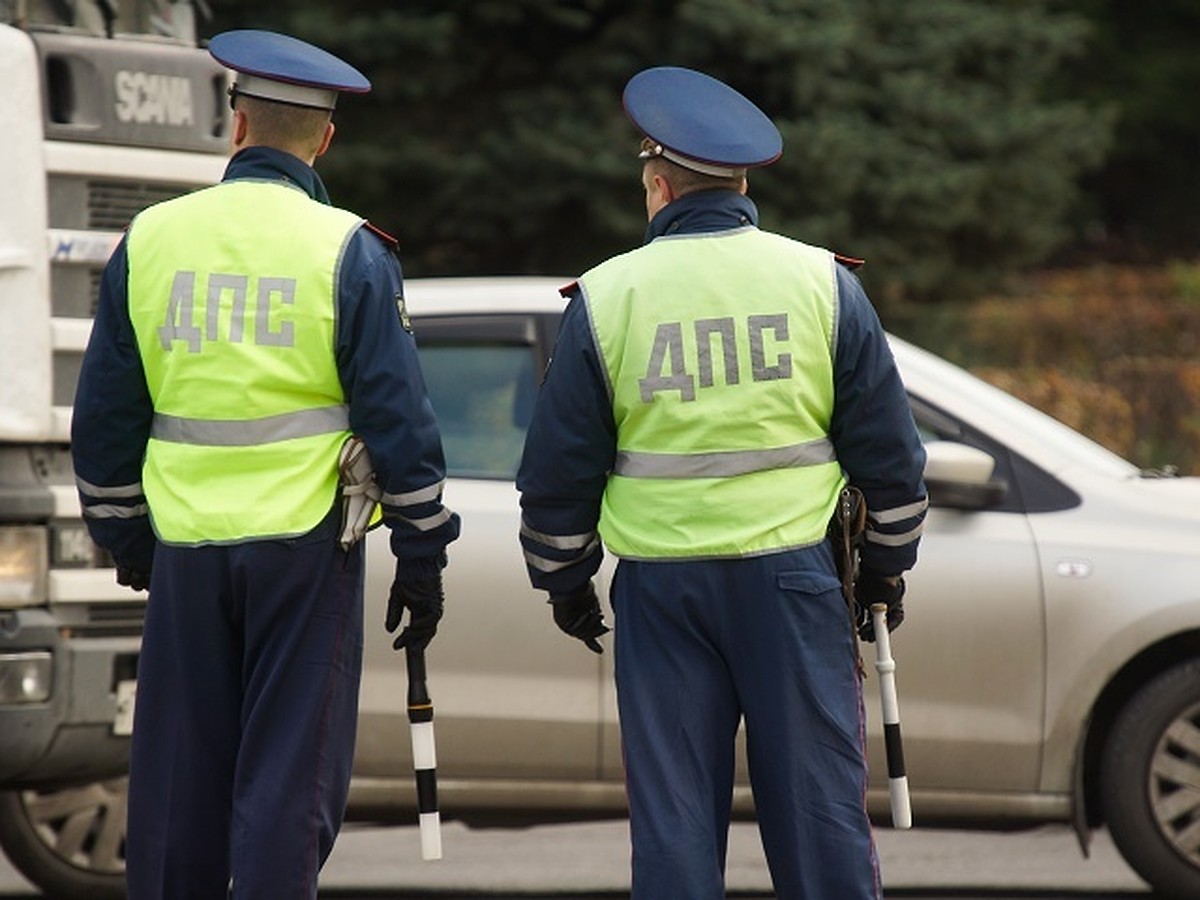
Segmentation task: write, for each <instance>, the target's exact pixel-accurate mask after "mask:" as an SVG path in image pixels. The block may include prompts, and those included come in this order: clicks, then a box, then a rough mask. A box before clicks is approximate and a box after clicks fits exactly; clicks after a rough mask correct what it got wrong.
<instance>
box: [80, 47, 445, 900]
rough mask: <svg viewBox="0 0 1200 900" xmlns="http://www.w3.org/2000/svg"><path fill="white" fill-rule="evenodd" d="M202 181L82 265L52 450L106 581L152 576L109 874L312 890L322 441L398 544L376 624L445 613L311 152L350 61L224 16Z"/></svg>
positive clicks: (317, 832) (320, 736)
mask: <svg viewBox="0 0 1200 900" xmlns="http://www.w3.org/2000/svg"><path fill="white" fill-rule="evenodd" d="M210 51H211V53H212V55H213V56H214V57H215V58H216V59H217V60H218V61H220V62H221V63H223V64H224V65H226V66H227V67H229V68H230V69H233V70H235V71H236V72H237V78H236V83H235V85H234V86H233V88H232V89H231V92H230V97H231V99H230V102H231V105H232V107H233V126H232V149H233V156H232V158H231V160H230V162H229V165H228V167H227V169H226V171H225V177H224V179H223V180H222V182H221V183H220V184H218V185H215V186H213V187H210V188H207V189H204V190H200V191H197V192H195V193H193V194H190V195H187V196H184V197H181V198H179V199H176V200H172V201H168V202H165V203H162V204H159V205H157V206H153V207H151V208H149V209H147V210H145V211H144V212H143V213H141V214H140V215H138V216H137V218H136V219H135V220H134V221H133V223H132V225H131V226H130V228H129V231H128V233H127V235H126V236H125V238H124V240H122V242H121V243H120V245H119V246H118V247H117V249H116V251H115V252H114V253H113V255H112V258H111V259H110V261H109V263H108V265H107V267H106V269H105V272H104V276H103V280H102V283H101V291H100V301H99V307H98V310H97V314H96V319H95V325H94V328H93V332H92V338H91V341H90V343H89V345H88V349H87V352H86V355H85V357H84V363H83V369H82V372H81V375H80V380H79V388H78V392H77V398H76V405H75V417H74V422H73V430H72V452H73V455H74V461H75V470H76V475H77V480H78V485H79V492H80V499H81V502H82V504H83V510H84V516H85V520H86V521H87V523H88V526H89V528H90V530H91V533H92V535H93V537H94V539H95V540H96V541H97V543H99V544H100V545H101V546H103V547H105V548H107V549H108V550H109V551H110V552H111V553H112V556H113V558H114V560H115V562H116V565H117V578H118V581H119V582H120V583H122V584H126V585H128V586H130V587H132V588H134V589H135V590H140V589H144V588H147V587H148V588H149V590H150V598H149V601H148V606H147V614H146V625H145V634H144V639H143V644H142V652H141V656H140V659H139V664H138V695H137V708H136V713H135V720H134V734H133V744H132V750H131V758H130V786H129V829H128V841H127V848H126V861H127V871H128V891H129V896H130V898H132V900H139V898H180V897H214V898H215V897H221V898H224V897H226V896H227V895H228V891H229V886H230V884H231V883H232V896H233V897H245V898H251V897H253V898H262V897H315V896H316V893H317V873H318V871H319V869H320V867H321V865H322V864H323V863H324V861H325V858H326V857H327V856H328V854H329V852H330V850H331V848H332V846H333V842H334V840H335V838H336V836H337V832H338V829H339V828H340V826H341V822H342V818H343V815H344V813H345V806H346V799H347V793H348V788H349V781H350V768H351V759H352V756H353V751H354V739H355V728H356V723H357V711H358V686H359V676H360V670H361V663H362V641H363V621H362V613H363V595H362V592H363V547H362V544H361V543H352V542H351V541H350V540H349V539H347V540H346V541H344V542H343V540H341V538H343V534H342V532H343V523H342V521H341V520H342V501H341V498H340V488H339V472H338V469H339V465H338V464H339V455H340V454H341V452H342V449H343V446H344V445H345V444H346V442H347V439H348V438H350V436H351V435H352V434H353V435H357V436H358V437H359V438H361V440H362V442H363V444H364V445H365V447H366V449H367V451H368V452H369V454H370V457H371V458H372V460H373V462H374V470H375V479H376V484H377V487H378V488H379V493H380V494H381V506H382V510H383V518H384V522H385V524H387V525H389V526H390V528H391V537H392V549H393V551H394V552H395V554H396V557H397V564H396V579H395V583H394V585H393V588H392V592H391V596H390V597H389V604H388V613H387V622H386V623H385V624H386V627H387V628H388V630H389V631H391V630H395V629H396V628H397V627H398V626H399V624H400V621H401V619H402V618H403V614H404V612H405V610H407V611H408V612H409V618H408V621H407V624H406V625H405V628H404V629H403V630H402V631H401V633H400V635H399V636H398V637H397V638H396V640H395V646H396V647H397V649H399V648H401V647H405V646H411V645H415V646H422V647H423V646H424V645H426V644H427V643H428V642H429V641H430V640H431V639H432V637H433V635H434V633H435V632H436V630H437V623H438V620H439V619H440V617H441V614H442V584H441V570H442V567H443V566H444V565H445V559H446V557H445V548H446V545H447V544H448V543H450V542H451V541H452V540H454V538H455V537H456V536H457V534H458V528H459V523H458V517H457V516H456V515H454V514H453V513H451V512H450V511H449V510H448V509H446V508H445V507H444V506H443V505H442V503H441V490H442V483H443V479H444V461H443V456H442V448H441V440H440V437H439V434H438V430H437V424H436V422H435V420H434V417H433V413H432V410H431V408H430V406H429V402H428V399H427V398H426V394H425V387H424V382H423V380H422V377H421V372H420V369H419V367H418V364H417V357H416V348H415V344H414V342H413V338H412V335H411V334H410V333H408V331H407V330H406V320H405V317H404V316H403V293H402V279H401V272H400V267H399V263H398V261H397V259H396V256H395V249H396V248H395V242H394V240H392V239H391V238H389V237H388V236H387V235H385V234H383V233H382V232H379V231H377V230H376V229H373V228H372V227H371V226H370V225H368V224H367V223H366V222H365V221H364V220H363V219H362V218H361V217H359V216H357V215H355V214H353V213H350V212H347V211H345V210H341V209H337V208H335V207H333V206H330V205H329V198H328V196H327V194H326V192H325V188H324V186H323V185H322V183H321V179H320V178H319V177H318V175H317V173H316V171H315V170H314V169H313V168H312V166H313V163H314V161H315V160H316V158H317V157H318V156H320V155H321V154H322V153H324V152H325V150H326V148H327V147H328V146H329V142H330V140H331V138H332V136H333V130H334V128H333V124H332V122H331V114H332V110H333V107H334V103H335V100H336V98H337V96H338V94H339V93H342V92H358V93H361V92H365V91H367V90H369V89H370V83H369V82H368V81H367V79H366V78H365V77H363V75H362V74H361V73H360V72H358V71H357V70H356V69H354V68H353V67H351V66H350V65H348V64H347V63H345V62H344V61H342V60H340V59H338V58H337V57H335V56H332V55H331V54H329V53H326V52H325V51H323V50H321V49H319V48H317V47H314V46H312V45H310V44H307V43H304V42H303V41H299V40H296V39H294V38H291V37H288V36H285V35H280V34H274V33H271V32H263V31H233V32H226V33H224V34H221V35H218V36H217V37H215V38H213V40H212V42H211V46H210Z"/></svg>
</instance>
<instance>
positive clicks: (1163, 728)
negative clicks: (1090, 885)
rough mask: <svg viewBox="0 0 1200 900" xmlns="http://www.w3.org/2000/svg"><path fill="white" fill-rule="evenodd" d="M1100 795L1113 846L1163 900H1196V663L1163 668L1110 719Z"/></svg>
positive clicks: (1199, 701)
mask: <svg viewBox="0 0 1200 900" xmlns="http://www.w3.org/2000/svg"><path fill="white" fill-rule="evenodd" d="M1100 796H1101V801H1102V803H1103V809H1104V818H1105V822H1106V823H1107V825H1108V830H1109V832H1110V834H1111V835H1112V838H1113V841H1114V843H1115V844H1116V845H1117V848H1118V849H1119V850H1120V851H1121V854H1122V855H1123V856H1124V857H1125V859H1126V861H1128V863H1129V864H1130V865H1131V866H1132V867H1133V868H1134V870H1135V871H1136V872H1137V873H1138V874H1139V875H1141V876H1142V877H1143V878H1144V879H1146V881H1148V882H1149V883H1150V884H1151V885H1152V886H1153V887H1154V888H1155V890H1157V891H1158V892H1159V893H1160V894H1162V895H1163V896H1167V897H1180V898H1182V897H1187V898H1196V897H1200V660H1191V661H1189V662H1186V663H1183V664H1181V665H1178V666H1175V667H1174V668H1172V669H1168V670H1167V671H1166V672H1164V673H1163V674H1162V675H1159V676H1158V677H1157V678H1155V679H1154V680H1153V681H1151V682H1150V683H1148V684H1147V685H1145V686H1144V687H1143V688H1142V689H1141V690H1140V691H1138V693H1137V694H1135V695H1134V697H1133V699H1132V700H1130V701H1129V703H1128V704H1127V705H1126V706H1125V708H1124V709H1123V710H1122V711H1121V712H1120V714H1119V715H1118V717H1117V720H1116V723H1115V724H1114V726H1113V730H1112V733H1111V734H1110V736H1109V739H1108V744H1107V746H1106V747H1105V751H1104V759H1103V762H1102V768H1101V781H1100Z"/></svg>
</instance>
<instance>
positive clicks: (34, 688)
mask: <svg viewBox="0 0 1200 900" xmlns="http://www.w3.org/2000/svg"><path fill="white" fill-rule="evenodd" d="M53 672H54V662H53V659H52V657H51V656H50V653H49V652H48V651H46V650H33V651H29V652H27V653H0V705H7V704H12V703H42V702H44V701H45V700H48V699H49V698H50V687H51V681H52V679H53Z"/></svg>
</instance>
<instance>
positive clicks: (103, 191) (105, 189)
mask: <svg viewBox="0 0 1200 900" xmlns="http://www.w3.org/2000/svg"><path fill="white" fill-rule="evenodd" d="M87 188H88V220H87V225H88V227H89V228H97V229H101V230H109V231H120V230H122V229H123V228H125V227H126V226H127V225H128V224H129V223H130V222H131V221H132V220H133V217H134V216H135V215H137V214H138V213H139V212H141V211H142V210H143V209H145V208H146V207H147V206H149V205H150V204H152V203H161V202H162V201H163V200H170V199H171V198H172V197H178V196H179V195H180V194H186V193H187V192H188V191H189V190H190V188H189V187H187V186H186V185H170V184H146V183H142V182H131V181H100V180H98V179H93V180H90V181H88V183H87Z"/></svg>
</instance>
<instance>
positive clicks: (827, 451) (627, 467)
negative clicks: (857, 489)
mask: <svg viewBox="0 0 1200 900" xmlns="http://www.w3.org/2000/svg"><path fill="white" fill-rule="evenodd" d="M831 462H837V454H835V453H834V450H833V442H832V441H830V440H829V438H817V439H816V440H815V441H804V442H803V443H800V444H792V445H791V446H789V447H774V448H772V449H770V450H722V451H718V452H715V453H644V452H640V451H634V450H619V451H617V463H616V466H614V468H613V472H614V473H615V474H617V475H624V476H625V477H626V478H728V477H730V476H733V475H748V474H750V473H751V472H762V471H765V470H767V469H790V468H798V467H801V466H819V465H822V464H823V463H831Z"/></svg>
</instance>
